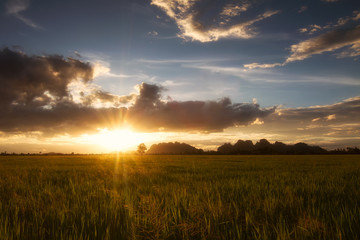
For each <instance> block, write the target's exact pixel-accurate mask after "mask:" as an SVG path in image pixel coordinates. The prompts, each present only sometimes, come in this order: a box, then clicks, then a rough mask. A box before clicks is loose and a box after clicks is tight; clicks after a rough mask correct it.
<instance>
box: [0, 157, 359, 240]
mask: <svg viewBox="0 0 360 240" xmlns="http://www.w3.org/2000/svg"><path fill="white" fill-rule="evenodd" d="M359 226H360V156H359V155H313V156H312V155H303V156H259V155H252V156H207V155H199V156H176V155H174V156H147V155H145V156H136V155H81V156H76V155H74V156H71V155H67V156H0V239H327V240H328V239H360V227H359Z"/></svg>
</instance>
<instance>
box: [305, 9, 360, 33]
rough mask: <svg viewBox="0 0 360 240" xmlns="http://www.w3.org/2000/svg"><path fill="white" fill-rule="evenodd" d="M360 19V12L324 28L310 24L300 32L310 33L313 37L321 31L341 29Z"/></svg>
mask: <svg viewBox="0 0 360 240" xmlns="http://www.w3.org/2000/svg"><path fill="white" fill-rule="evenodd" d="M359 19H360V12H359V11H357V10H356V11H353V15H352V16H345V17H340V18H338V20H337V21H336V22H335V23H332V22H330V23H328V24H326V25H324V26H320V25H318V24H310V25H309V26H307V27H303V28H300V29H299V32H301V33H308V34H309V35H312V34H314V33H316V32H319V31H323V30H331V29H334V28H339V27H343V26H344V25H346V24H347V23H349V22H351V21H357V20H359Z"/></svg>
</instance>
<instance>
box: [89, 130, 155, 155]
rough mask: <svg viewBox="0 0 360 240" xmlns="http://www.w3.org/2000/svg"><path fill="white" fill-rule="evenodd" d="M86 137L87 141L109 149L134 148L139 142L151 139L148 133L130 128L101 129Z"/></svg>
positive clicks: (126, 149)
mask: <svg viewBox="0 0 360 240" xmlns="http://www.w3.org/2000/svg"><path fill="white" fill-rule="evenodd" d="M86 138H87V139H86V140H87V141H88V142H89V143H93V144H96V145H99V146H101V147H103V148H105V149H108V150H109V151H128V150H134V149H136V147H137V145H139V144H140V143H143V142H147V141H150V140H151V138H150V135H149V134H148V133H138V132H134V131H132V130H131V129H130V128H124V129H116V130H108V129H102V130H100V132H99V133H98V134H94V135H88V136H86Z"/></svg>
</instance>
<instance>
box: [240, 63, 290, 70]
mask: <svg viewBox="0 0 360 240" xmlns="http://www.w3.org/2000/svg"><path fill="white" fill-rule="evenodd" d="M278 66H284V63H265V64H260V63H250V64H244V67H245V68H248V69H254V68H274V67H278Z"/></svg>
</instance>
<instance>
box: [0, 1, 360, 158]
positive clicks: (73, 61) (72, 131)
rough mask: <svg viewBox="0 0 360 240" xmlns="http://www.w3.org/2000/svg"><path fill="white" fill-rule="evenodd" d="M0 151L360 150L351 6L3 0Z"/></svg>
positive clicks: (357, 44)
mask: <svg viewBox="0 0 360 240" xmlns="http://www.w3.org/2000/svg"><path fill="white" fill-rule="evenodd" d="M0 32H1V35H0V36H1V37H0V84H1V88H0V151H8V152H13V151H15V152H40V151H41V152H49V151H56V152H106V151H113V150H126V149H134V148H136V146H137V145H138V144H139V143H141V142H144V143H145V144H147V145H148V144H151V143H155V142H164V141H165V142H166V141H181V142H187V143H189V144H192V145H194V146H196V147H201V148H204V149H212V148H215V147H217V146H219V145H220V144H223V143H224V142H235V141H236V140H237V139H250V140H253V141H257V140H259V139H261V138H266V139H268V140H270V141H275V140H277V141H283V142H285V143H288V144H291V143H295V142H300V141H302V142H306V143H309V144H317V145H320V146H322V147H327V148H337V147H345V146H359V145H360V137H359V136H360V121H359V119H360V62H359V61H360V60H359V58H360V1H358V0H295V1H285V0H255V1H250V0H249V1H247V0H237V1H235V0H232V1H230V0H224V1H215V0H132V1H125V0H118V1H115V0H102V1H100V0H86V1H85V0H77V1H70V0H52V1H45V0H32V1H31V0H7V1H2V2H1V3H0Z"/></svg>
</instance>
